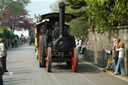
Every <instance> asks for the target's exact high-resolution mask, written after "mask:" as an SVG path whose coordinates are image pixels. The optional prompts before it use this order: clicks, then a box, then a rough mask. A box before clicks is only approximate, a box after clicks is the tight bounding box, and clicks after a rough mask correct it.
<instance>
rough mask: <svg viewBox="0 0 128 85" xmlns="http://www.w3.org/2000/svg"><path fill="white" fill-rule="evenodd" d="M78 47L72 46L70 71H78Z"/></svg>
mask: <svg viewBox="0 0 128 85" xmlns="http://www.w3.org/2000/svg"><path fill="white" fill-rule="evenodd" d="M78 62H79V59H78V49H77V48H74V49H73V51H72V71H73V72H77V71H78Z"/></svg>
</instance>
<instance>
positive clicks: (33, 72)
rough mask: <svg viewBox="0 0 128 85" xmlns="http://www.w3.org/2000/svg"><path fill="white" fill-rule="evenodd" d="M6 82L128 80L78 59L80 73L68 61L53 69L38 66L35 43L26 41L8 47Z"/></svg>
mask: <svg viewBox="0 0 128 85" xmlns="http://www.w3.org/2000/svg"><path fill="white" fill-rule="evenodd" d="M7 68H8V70H9V72H8V73H6V74H5V75H4V77H3V80H4V85H128V82H126V81H123V80H120V79H119V78H116V77H113V76H112V75H109V74H107V73H104V72H102V71H100V70H98V69H97V68H95V67H93V66H91V65H88V64H84V63H83V62H80V63H79V68H78V69H79V70H78V72H77V73H74V72H72V70H71V69H69V68H67V66H66V64H64V63H63V64H56V63H54V64H53V65H52V72H51V73H48V72H47V71H46V69H45V68H39V65H38V61H37V60H36V55H35V51H34V45H31V46H29V45H28V44H24V45H22V46H20V47H18V48H12V49H10V50H9V51H8V59H7Z"/></svg>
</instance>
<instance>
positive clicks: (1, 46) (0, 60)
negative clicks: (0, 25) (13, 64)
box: [0, 38, 5, 85]
mask: <svg viewBox="0 0 128 85" xmlns="http://www.w3.org/2000/svg"><path fill="white" fill-rule="evenodd" d="M3 56H5V49H4V43H3V42H2V39H1V38H0V85H3V78H2V77H3V74H4V66H3Z"/></svg>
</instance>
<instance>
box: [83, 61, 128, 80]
mask: <svg viewBox="0 0 128 85" xmlns="http://www.w3.org/2000/svg"><path fill="white" fill-rule="evenodd" d="M84 63H85V64H88V65H90V66H93V67H95V68H97V69H99V70H100V71H103V69H104V68H101V67H99V66H97V65H95V64H93V63H91V62H84ZM105 73H107V74H109V75H112V76H113V77H116V78H119V79H121V80H123V81H127V82H128V76H125V77H124V76H121V75H114V74H113V72H112V71H111V70H107V71H106V72H105Z"/></svg>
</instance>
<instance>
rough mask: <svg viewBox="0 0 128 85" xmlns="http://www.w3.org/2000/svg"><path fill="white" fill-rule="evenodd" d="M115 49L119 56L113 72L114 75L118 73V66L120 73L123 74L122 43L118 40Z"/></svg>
mask: <svg viewBox="0 0 128 85" xmlns="http://www.w3.org/2000/svg"><path fill="white" fill-rule="evenodd" d="M116 50H117V51H119V58H118V62H117V65H116V69H115V72H114V74H115V75H117V74H118V70H119V66H120V68H121V75H122V76H125V72H124V43H122V42H120V43H119V48H117V49H116Z"/></svg>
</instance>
